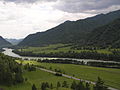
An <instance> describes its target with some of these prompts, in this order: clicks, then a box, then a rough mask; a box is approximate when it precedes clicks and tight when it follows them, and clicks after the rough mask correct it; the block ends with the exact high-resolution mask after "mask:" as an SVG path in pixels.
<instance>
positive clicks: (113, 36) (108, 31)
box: [87, 18, 120, 48]
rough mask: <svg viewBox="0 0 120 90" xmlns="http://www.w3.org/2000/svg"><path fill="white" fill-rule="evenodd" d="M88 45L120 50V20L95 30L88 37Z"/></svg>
mask: <svg viewBox="0 0 120 90" xmlns="http://www.w3.org/2000/svg"><path fill="white" fill-rule="evenodd" d="M87 44H88V45H95V46H101V47H103V46H104V47H108V46H113V47H119V48H120V18H119V19H116V20H114V21H113V22H111V23H109V24H107V25H105V26H102V27H99V28H96V29H95V30H93V31H92V32H91V34H89V36H88V40H87Z"/></svg>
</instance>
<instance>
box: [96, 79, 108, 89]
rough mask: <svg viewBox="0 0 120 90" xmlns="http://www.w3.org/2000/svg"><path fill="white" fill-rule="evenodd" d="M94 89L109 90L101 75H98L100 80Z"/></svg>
mask: <svg viewBox="0 0 120 90" xmlns="http://www.w3.org/2000/svg"><path fill="white" fill-rule="evenodd" d="M94 90H109V89H108V88H107V87H106V86H105V85H104V81H102V79H101V78H100V77H98V80H97V82H96V84H95V86H94Z"/></svg>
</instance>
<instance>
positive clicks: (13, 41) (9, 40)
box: [6, 38, 23, 45]
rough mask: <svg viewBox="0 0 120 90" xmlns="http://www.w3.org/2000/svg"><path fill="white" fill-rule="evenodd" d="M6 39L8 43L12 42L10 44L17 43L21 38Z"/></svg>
mask: <svg viewBox="0 0 120 90" xmlns="http://www.w3.org/2000/svg"><path fill="white" fill-rule="evenodd" d="M6 40H7V41H8V42H10V43H12V45H17V44H18V43H20V42H21V41H22V40H23V39H7V38H6Z"/></svg>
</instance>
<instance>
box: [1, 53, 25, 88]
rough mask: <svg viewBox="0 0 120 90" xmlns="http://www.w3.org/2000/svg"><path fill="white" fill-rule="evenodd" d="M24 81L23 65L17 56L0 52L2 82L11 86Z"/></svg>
mask: <svg viewBox="0 0 120 90" xmlns="http://www.w3.org/2000/svg"><path fill="white" fill-rule="evenodd" d="M23 81H24V78H23V76H22V69H21V66H20V65H19V64H18V63H16V62H15V58H12V57H9V56H5V55H4V54H2V53H0V84H1V85H8V86H11V85H15V84H17V83H22V82H23Z"/></svg>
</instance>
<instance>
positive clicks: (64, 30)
mask: <svg viewBox="0 0 120 90" xmlns="http://www.w3.org/2000/svg"><path fill="white" fill-rule="evenodd" d="M118 17H120V10H118V11H114V12H110V13H108V14H100V15H97V16H94V17H91V18H86V19H82V20H78V21H66V22H65V23H63V24H60V25H59V26H57V27H55V28H52V29H50V30H47V31H45V32H38V33H36V34H31V35H28V36H27V37H26V38H25V39H24V40H23V41H22V42H21V43H19V44H18V45H19V46H42V45H48V44H56V43H84V41H85V38H86V36H87V34H88V33H90V32H91V31H92V30H93V29H95V28H97V27H100V26H102V25H105V24H108V23H109V22H111V21H113V20H115V19H117V18H118ZM103 21H104V22H103Z"/></svg>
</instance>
